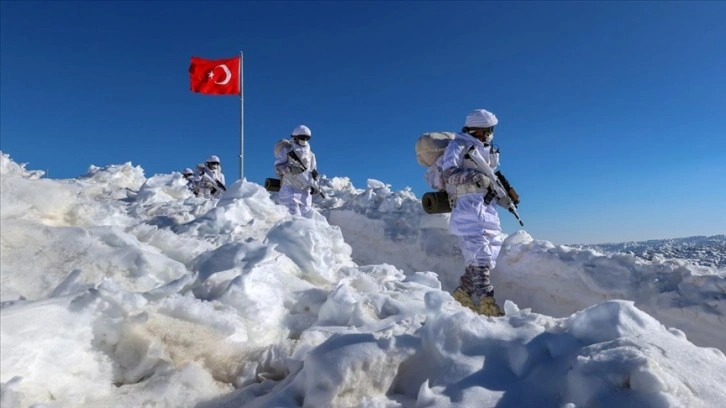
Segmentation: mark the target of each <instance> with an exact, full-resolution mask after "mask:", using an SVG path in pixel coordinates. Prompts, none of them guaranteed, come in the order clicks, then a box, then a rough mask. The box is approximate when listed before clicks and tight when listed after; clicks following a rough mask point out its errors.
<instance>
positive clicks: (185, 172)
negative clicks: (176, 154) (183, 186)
mask: <svg viewBox="0 0 726 408" xmlns="http://www.w3.org/2000/svg"><path fill="white" fill-rule="evenodd" d="M182 174H183V175H185V176H191V175H192V174H194V172H193V171H192V169H190V168H189V167H187V168H186V169H184V171H182Z"/></svg>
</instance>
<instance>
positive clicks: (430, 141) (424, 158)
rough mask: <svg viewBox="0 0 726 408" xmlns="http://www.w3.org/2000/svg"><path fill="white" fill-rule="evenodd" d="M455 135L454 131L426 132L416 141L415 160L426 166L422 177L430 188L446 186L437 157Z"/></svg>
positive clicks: (440, 189)
mask: <svg viewBox="0 0 726 408" xmlns="http://www.w3.org/2000/svg"><path fill="white" fill-rule="evenodd" d="M455 135H456V133H454V132H427V133H424V134H422V135H421V136H420V137H419V138H418V140H417V141H416V160H417V161H418V164H420V165H422V166H424V167H427V168H428V169H427V170H426V174H424V179H426V182H427V183H428V185H429V186H431V188H433V189H435V190H437V191H443V190H444V189H445V188H446V184H445V183H444V175H443V169H442V168H441V160H440V159H439V158H440V157H441V155H443V154H444V150H446V146H448V145H449V142H450V141H452V140H453V139H454V136H455Z"/></svg>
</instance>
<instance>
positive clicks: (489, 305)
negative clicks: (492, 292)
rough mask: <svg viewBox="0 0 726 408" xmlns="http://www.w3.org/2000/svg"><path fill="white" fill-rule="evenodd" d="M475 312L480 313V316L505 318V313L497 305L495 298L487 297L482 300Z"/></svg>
mask: <svg viewBox="0 0 726 408" xmlns="http://www.w3.org/2000/svg"><path fill="white" fill-rule="evenodd" d="M472 303H473V302H472ZM475 312H477V313H479V314H480V315H484V316H494V317H497V316H504V312H503V311H502V309H501V308H500V307H499V305H498V304H497V301H496V300H495V299H494V296H485V297H483V298H481V299H480V301H479V304H478V305H477V310H475Z"/></svg>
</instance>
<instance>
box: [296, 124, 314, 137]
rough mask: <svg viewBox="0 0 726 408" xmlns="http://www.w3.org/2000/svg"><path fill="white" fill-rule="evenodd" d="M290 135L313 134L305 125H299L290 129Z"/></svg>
mask: <svg viewBox="0 0 726 408" xmlns="http://www.w3.org/2000/svg"><path fill="white" fill-rule="evenodd" d="M292 136H307V137H312V136H313V134H312V132H310V128H309V127H307V126H305V125H300V126H298V127H296V128H295V129H293V130H292Z"/></svg>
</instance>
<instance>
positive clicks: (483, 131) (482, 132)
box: [469, 126, 494, 136]
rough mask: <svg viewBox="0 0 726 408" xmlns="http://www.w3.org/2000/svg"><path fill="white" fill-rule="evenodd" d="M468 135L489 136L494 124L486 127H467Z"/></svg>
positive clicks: (491, 133) (492, 132)
mask: <svg viewBox="0 0 726 408" xmlns="http://www.w3.org/2000/svg"><path fill="white" fill-rule="evenodd" d="M469 134H470V135H475V136H489V135H493V134H494V126H490V127H488V128H470V129H469Z"/></svg>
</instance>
